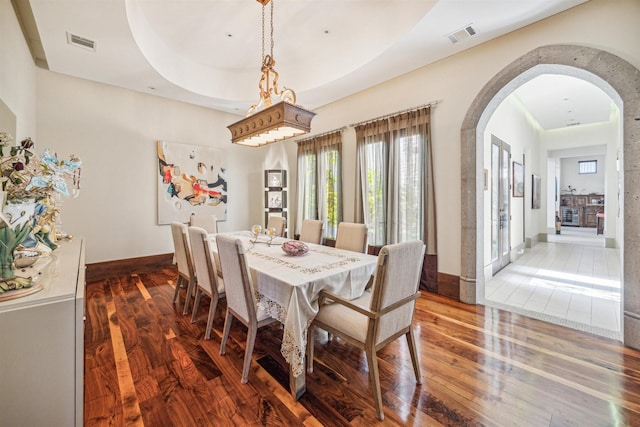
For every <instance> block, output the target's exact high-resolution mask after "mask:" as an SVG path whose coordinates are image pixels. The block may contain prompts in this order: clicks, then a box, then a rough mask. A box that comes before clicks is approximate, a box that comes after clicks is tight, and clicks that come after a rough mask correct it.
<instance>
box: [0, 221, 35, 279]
mask: <svg viewBox="0 0 640 427" xmlns="http://www.w3.org/2000/svg"><path fill="white" fill-rule="evenodd" d="M30 231H31V225H29V224H27V223H25V224H23V225H21V226H16V227H15V228H11V227H10V226H9V225H8V224H7V223H6V222H4V221H3V222H2V224H1V225H0V274H1V275H2V278H3V279H7V278H10V277H13V276H14V268H15V266H14V263H13V251H15V250H16V248H17V247H18V245H19V244H20V243H22V241H23V240H24V238H25V237H27V234H29V232H30Z"/></svg>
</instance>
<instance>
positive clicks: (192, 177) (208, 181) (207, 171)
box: [157, 141, 227, 224]
mask: <svg viewBox="0 0 640 427" xmlns="http://www.w3.org/2000/svg"><path fill="white" fill-rule="evenodd" d="M157 156H158V175H157V181H158V224H170V223H172V222H173V221H178V222H182V223H186V222H188V221H189V216H190V215H191V214H194V213H195V214H213V215H215V216H216V217H218V220H219V221H224V220H226V219H227V180H226V176H225V173H226V169H227V168H226V157H225V155H224V152H223V151H221V150H216V149H214V148H210V147H203V146H200V145H191V144H180V143H174V142H166V141H158V142H157Z"/></svg>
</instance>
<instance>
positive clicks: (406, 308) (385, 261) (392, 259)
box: [370, 240, 425, 343]
mask: <svg viewBox="0 0 640 427" xmlns="http://www.w3.org/2000/svg"><path fill="white" fill-rule="evenodd" d="M424 250H425V246H424V243H422V242H421V241H420V240H414V241H410V242H404V243H396V244H393V245H387V246H385V247H383V248H382V250H381V251H380V254H379V255H378V257H379V258H378V267H377V269H376V273H375V275H376V277H375V278H374V288H373V295H372V298H371V307H370V308H371V311H381V310H383V309H384V308H385V307H389V306H390V305H392V304H394V303H396V302H398V301H400V300H402V299H404V298H407V297H409V296H411V295H414V294H415V293H416V292H418V286H419V284H420V272H421V271H422V263H423V260H424ZM381 275H382V276H381ZM414 307H415V300H412V301H411V302H408V303H407V304H404V305H402V306H400V307H399V308H397V309H395V310H393V311H390V312H389V313H387V314H384V315H382V317H380V319H379V321H378V325H377V326H378V328H377V334H376V343H380V342H382V341H384V340H385V339H387V338H388V337H390V336H392V335H393V334H395V333H396V332H398V331H400V330H402V329H403V328H406V327H408V326H410V325H411V321H412V319H413V310H414Z"/></svg>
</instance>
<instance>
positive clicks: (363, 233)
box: [336, 222, 367, 253]
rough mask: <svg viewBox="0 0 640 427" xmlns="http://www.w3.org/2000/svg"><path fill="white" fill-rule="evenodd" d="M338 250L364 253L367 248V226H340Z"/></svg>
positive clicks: (343, 223)
mask: <svg viewBox="0 0 640 427" xmlns="http://www.w3.org/2000/svg"><path fill="white" fill-rule="evenodd" d="M336 248H338V249H346V250H348V251H353V252H361V253H364V252H365V250H366V248H367V226H366V225H364V224H358V223H354V222H341V223H340V224H338V235H337V236H336Z"/></svg>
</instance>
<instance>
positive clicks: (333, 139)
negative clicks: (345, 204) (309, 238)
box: [296, 132, 342, 239]
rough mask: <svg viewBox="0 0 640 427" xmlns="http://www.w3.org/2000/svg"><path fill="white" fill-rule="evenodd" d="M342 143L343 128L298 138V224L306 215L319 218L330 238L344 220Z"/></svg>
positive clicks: (324, 232)
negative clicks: (300, 139) (311, 136)
mask: <svg viewBox="0 0 640 427" xmlns="http://www.w3.org/2000/svg"><path fill="white" fill-rule="evenodd" d="M341 146H342V133H341V132H333V133H330V134H327V135H324V136H318V137H314V138H311V139H307V140H303V141H299V142H298V210H297V212H298V214H297V217H296V220H297V222H296V224H297V227H299V226H300V224H302V220H304V219H320V220H322V221H323V222H324V231H323V234H324V236H325V237H327V238H330V239H335V238H336V234H337V230H338V223H339V222H340V221H342V188H341V187H342V181H341V168H342V166H341V154H340V152H341ZM298 231H299V230H298Z"/></svg>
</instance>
